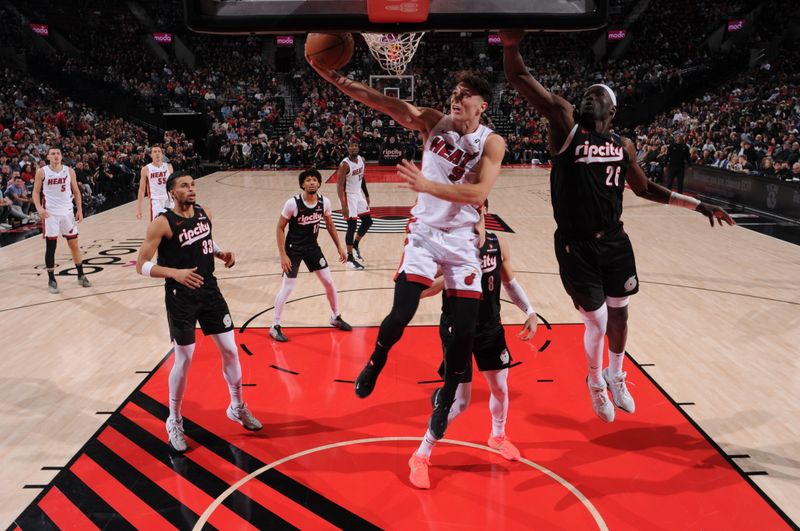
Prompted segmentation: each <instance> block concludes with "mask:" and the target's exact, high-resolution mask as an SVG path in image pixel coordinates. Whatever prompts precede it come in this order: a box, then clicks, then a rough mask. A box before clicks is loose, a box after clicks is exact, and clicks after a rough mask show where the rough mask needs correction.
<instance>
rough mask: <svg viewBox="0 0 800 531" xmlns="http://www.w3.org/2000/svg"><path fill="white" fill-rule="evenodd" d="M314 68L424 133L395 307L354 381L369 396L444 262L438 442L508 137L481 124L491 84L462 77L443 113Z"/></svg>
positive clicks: (465, 339) (471, 315)
mask: <svg viewBox="0 0 800 531" xmlns="http://www.w3.org/2000/svg"><path fill="white" fill-rule="evenodd" d="M312 66H313V67H314V69H315V70H316V71H317V72H318V73H319V74H320V75H321V76H322V77H323V78H324V79H325V80H327V81H328V82H330V83H331V84H333V85H334V86H335V87H336V88H338V89H339V90H341V91H342V92H344V93H345V94H347V95H348V96H350V97H351V98H353V99H355V100H358V101H360V102H361V103H364V104H366V105H369V106H370V107H372V108H373V109H375V110H377V111H380V112H383V113H386V114H388V115H389V116H391V117H392V118H394V119H395V120H396V121H397V123H399V124H401V125H403V126H404V127H406V128H408V129H412V130H415V131H420V132H422V134H423V137H424V139H425V146H424V150H423V155H422V170H421V171H420V169H419V168H417V167H416V166H415V165H414V164H412V163H410V162H408V161H405V160H404V161H402V163H401V164H400V165H399V166H398V173H399V174H400V176H401V177H402V178H403V179H405V182H406V185H407V187H408V188H409V189H411V190H414V191H415V192H418V195H417V204H416V205H415V206H414V208H413V209H412V210H411V215H412V217H413V219H414V221H413V222H412V223H410V224H409V226H408V235H407V238H406V245H405V248H404V249H403V258H402V260H401V262H400V267H399V268H398V270H397V275H396V277H395V288H394V301H393V304H392V309H391V311H390V312H389V315H388V316H386V318H385V319H384V320H383V322H382V323H381V326H380V331H379V333H378V339H377V341H376V343H375V349H374V350H373V353H372V355H371V356H370V359H369V361H368V362H367V364H366V366H365V367H364V369H363V370H362V371H361V373H360V374H359V375H358V377H357V378H356V384H355V392H356V395H358V396H359V397H361V398H366V397H367V396H369V395H370V394H371V393H372V391H373V389H374V388H375V383H376V381H377V379H378V375H379V374H380V372H381V370H382V369H383V367H384V365H385V364H386V360H387V357H388V354H389V349H391V348H392V346H394V344H395V343H397V342H398V341H399V340H400V338H401V337H402V335H403V331H404V330H405V327H406V326H407V325H408V323H409V322H410V321H411V319H412V318H413V317H414V314H415V313H416V311H417V307H418V306H419V299H420V295H421V293H422V290H424V289H425V288H428V287H430V286H431V285H432V284H433V280H434V278H435V277H436V272H437V269H438V268H439V267H441V268H442V272H443V274H444V286H445V290H446V293H447V295H448V297H450V299H451V308H450V317H451V320H452V321H451V324H452V327H453V339H452V343H451V344H450V346H449V348H448V349H447V352H446V353H445V375H444V386H443V387H442V390H441V391H440V393H439V401H438V403H437V404H436V406H435V407H434V409H433V413H432V414H431V417H430V420H429V421H428V431H427V433H426V437H428V438H430V439H431V440H439V439H441V438H442V437H444V434H445V431H446V429H447V416H448V413H449V412H450V407H451V406H452V405H453V401H454V400H455V394H456V388H457V387H458V384H459V382H460V380H461V377H462V375H463V374H464V371H465V370H466V366H467V363H468V362H469V361H470V356H471V353H472V343H473V339H474V336H475V323H476V321H477V318H478V306H479V303H480V298H481V263H480V259H479V257H478V235H477V234H476V232H475V225H476V223H478V221H479V219H480V215H479V212H478V209H479V207H480V206H481V205H482V204H483V202H484V201H486V199H487V198H488V196H489V192H490V191H491V189H492V187H493V186H494V183H495V181H496V180H497V177H498V175H499V174H500V164H501V162H502V160H503V155H504V154H505V149H506V143H505V141H504V140H503V138H502V137H501V136H500V135H498V134H496V133H494V132H493V131H492V130H491V129H489V128H488V127H486V126H484V125H482V124H481V116H482V115H483V113H484V112H485V111H486V109H487V108H488V107H489V101H490V99H491V95H492V88H491V85H490V84H489V83H488V82H487V81H486V80H484V79H482V78H480V77H478V76H476V75H473V74H469V73H462V74H460V75H459V76H458V77H457V79H456V85H455V87H454V88H453V92H452V94H451V96H450V113H449V114H443V113H442V112H441V111H438V110H436V109H431V108H425V107H422V108H419V107H415V106H414V105H411V104H410V103H408V102H405V101H403V100H401V99H398V98H392V97H389V96H386V95H384V94H382V93H380V92H378V91H377V90H374V89H372V88H370V87H368V86H366V85H364V84H363V83H359V82H357V81H353V80H352V79H349V78H347V77H345V76H343V75H341V74H339V73H338V72H335V71H333V70H329V69H327V68H324V67H321V66H319V65H316V64H314V63H313V61H312ZM411 459H412V460H413V459H414V457H413V456H412V457H411ZM412 466H413V465H412Z"/></svg>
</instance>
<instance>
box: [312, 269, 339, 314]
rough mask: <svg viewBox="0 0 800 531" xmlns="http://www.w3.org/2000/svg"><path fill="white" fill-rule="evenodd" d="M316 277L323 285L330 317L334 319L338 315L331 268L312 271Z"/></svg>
mask: <svg viewBox="0 0 800 531" xmlns="http://www.w3.org/2000/svg"><path fill="white" fill-rule="evenodd" d="M314 273H316V274H317V278H318V279H319V281H320V282H322V285H323V286H324V287H325V295H327V297H328V304H330V306H331V319H336V318H337V317H338V316H339V301H338V299H337V295H336V285H335V284H334V283H333V277H332V276H331V270H330V268H329V267H326V268H323V269H318V270H316V271H314Z"/></svg>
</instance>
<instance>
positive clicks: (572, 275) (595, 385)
mask: <svg viewBox="0 0 800 531" xmlns="http://www.w3.org/2000/svg"><path fill="white" fill-rule="evenodd" d="M500 37H501V39H502V41H503V46H504V54H503V66H504V70H505V73H506V78H507V79H508V81H509V82H510V83H511V84H512V85H513V86H514V87H515V88H516V89H517V90H519V92H520V93H521V94H522V95H523V96H524V97H525V98H526V99H527V100H528V102H529V103H530V104H531V105H532V106H533V107H534V108H535V109H536V110H537V111H539V112H540V113H541V114H542V115H543V116H544V117H545V118H547V120H548V121H549V122H550V135H549V142H550V152H551V154H552V156H553V169H552V171H551V173H550V193H551V200H552V204H553V215H554V217H555V220H556V225H557V230H556V233H555V251H556V258H557V260H558V265H559V272H560V274H561V281H562V283H563V284H564V288H565V289H566V291H567V293H568V294H569V295H570V296H571V297H572V300H573V302H574V304H575V307H576V308H577V309H578V310H579V311H580V312H581V317H582V320H583V322H584V324H585V327H586V328H585V332H584V340H583V341H584V348H585V351H586V361H587V364H588V368H589V376H588V379H587V384H588V386H589V393H590V396H591V399H592V408H593V409H594V412H595V413H596V414H597V416H598V417H600V418H601V419H602V420H604V421H606V422H612V421H613V420H614V406H613V405H611V403H610V402H609V400H608V396H607V394H606V389H607V388H610V390H611V397H612V399H613V402H614V405H616V406H617V407H618V408H620V409H622V410H623V411H626V412H628V413H633V412H634V409H635V405H634V401H633V397H631V395H630V393H629V392H628V388H627V386H626V384H625V376H626V374H625V373H624V372H623V371H622V361H623V358H624V355H625V341H626V339H627V335H628V299H629V296H630V295H633V294H634V293H636V292H637V291H638V290H639V280H638V278H637V276H636V263H635V260H634V256H633V248H632V247H631V243H630V240H629V239H628V235H627V234H626V233H625V231H624V230H623V228H622V221H620V217H621V215H622V192H623V191H624V189H625V183H627V184H628V185H629V186H630V187H631V190H633V192H634V193H635V194H636V195H637V196H639V197H642V198H644V199H647V200H649V201H655V202H657V203H665V204H670V205H676V206H682V207H685V208H689V209H691V210H695V211H697V212H699V213H701V214H703V215H704V216H706V217H708V219H709V221H710V222H711V226H712V227H713V226H714V220H716V221H717V222H718V223H719V224H720V225H721V224H722V222H723V221H724V222H725V223H727V224H728V225H733V224H734V222H733V220H732V219H731V217H730V216H729V215H728V214H727V212H725V211H724V210H723V209H721V208H719V207H716V206H713V205H709V204H706V203H702V202H700V201H698V200H697V199H695V198H692V197H688V196H685V195H682V194H679V193H675V192H670V190H668V189H666V188H664V187H663V186H660V185H657V184H655V183H653V182H650V181H648V180H647V178H646V177H645V175H644V172H643V171H642V169H641V168H640V167H639V165H638V164H636V149H635V146H634V145H633V143H632V142H631V141H630V140H629V139H627V138H622V137H620V136H618V135H614V134H611V133H610V129H611V122H612V120H613V119H614V115H615V114H616V112H617V99H616V95H615V94H614V92H613V90H612V89H611V88H610V87H608V86H606V85H603V84H595V85H592V86H590V87H589V88H588V89H587V90H586V92H585V93H584V94H583V98H582V100H581V102H580V105H579V107H578V108H577V109H575V108H574V107H573V106H572V104H570V103H569V102H568V101H566V100H565V99H564V98H562V97H560V96H558V95H555V94H552V93H550V92H548V91H547V89H545V88H544V87H543V86H542V85H541V84H540V83H539V82H538V81H536V79H534V78H533V76H532V75H531V74H530V72H529V71H528V69H527V67H526V66H525V63H524V61H523V59H522V56H521V55H520V52H519V43H520V41H521V40H522V38H523V37H524V32H523V31H517V30H515V31H503V32H500ZM606 335H607V336H608V344H609V365H608V367H607V368H606V369H603V342H604V336H606Z"/></svg>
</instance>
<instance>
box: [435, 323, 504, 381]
mask: <svg viewBox="0 0 800 531" xmlns="http://www.w3.org/2000/svg"><path fill="white" fill-rule="evenodd" d="M439 337H440V338H441V340H442V353H444V352H446V351H447V349H448V348H449V347H450V343H451V342H452V340H453V334H452V332H451V330H450V325H449V323H448V322H447V321H446V320H442V321H441V322H440V323H439ZM472 356H473V357H474V358H475V363H476V364H477V365H478V371H480V372H485V371H499V370H501V369H506V368H508V367H509V365H511V360H512V358H511V353H510V352H509V351H508V345H506V334H505V329H504V328H503V325H501V324H498V325H497V326H492V327H490V328H485V329H481V328H479V329H478V331H477V333H476V334H475V340H474V342H473V343H472ZM439 376H441V377H442V378H444V361H443V362H442V364H441V365H439ZM471 381H472V362H471V361H470V363H467V370H466V371H464V375H463V376H462V377H461V381H460V382H459V383H469V382H471Z"/></svg>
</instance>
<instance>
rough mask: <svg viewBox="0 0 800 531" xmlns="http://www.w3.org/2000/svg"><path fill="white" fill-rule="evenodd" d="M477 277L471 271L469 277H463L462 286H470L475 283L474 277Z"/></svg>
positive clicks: (476, 273) (475, 273)
mask: <svg viewBox="0 0 800 531" xmlns="http://www.w3.org/2000/svg"><path fill="white" fill-rule="evenodd" d="M477 275H478V272H477V271H474V270H473V271H472V273H470V274H469V275H467V276H466V277H464V284H466V285H467V286H471V285H472V283H473V282H475V277H476V276H477Z"/></svg>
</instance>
